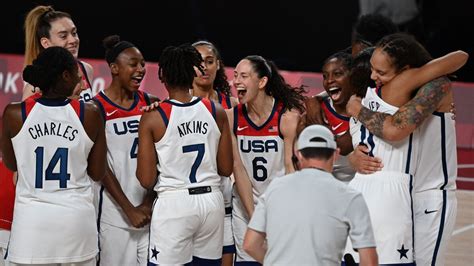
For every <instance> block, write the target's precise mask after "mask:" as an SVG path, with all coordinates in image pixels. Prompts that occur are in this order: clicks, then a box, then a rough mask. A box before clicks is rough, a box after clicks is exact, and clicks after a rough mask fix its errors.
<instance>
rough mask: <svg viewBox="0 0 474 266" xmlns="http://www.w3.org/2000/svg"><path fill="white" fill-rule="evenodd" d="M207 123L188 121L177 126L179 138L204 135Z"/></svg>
mask: <svg viewBox="0 0 474 266" xmlns="http://www.w3.org/2000/svg"><path fill="white" fill-rule="evenodd" d="M207 127H208V124H207V122H203V121H189V122H185V123H182V124H180V125H178V132H179V136H180V137H183V136H186V135H187V134H191V133H199V134H206V133H207Z"/></svg>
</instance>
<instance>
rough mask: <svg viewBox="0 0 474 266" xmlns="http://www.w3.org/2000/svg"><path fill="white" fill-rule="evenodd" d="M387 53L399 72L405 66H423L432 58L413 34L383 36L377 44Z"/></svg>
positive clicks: (377, 46)
mask: <svg viewBox="0 0 474 266" xmlns="http://www.w3.org/2000/svg"><path fill="white" fill-rule="evenodd" d="M376 48H380V49H381V50H382V51H384V52H385V53H387V54H388V55H389V56H390V58H391V61H392V64H393V66H394V67H395V70H396V71H397V72H399V71H400V70H401V69H402V68H403V67H405V66H409V67H421V66H423V65H424V64H426V63H428V62H429V61H430V60H431V59H432V58H431V55H430V54H429V53H428V51H427V50H426V49H425V48H424V47H423V46H422V45H421V44H420V43H419V42H418V41H417V40H416V39H415V38H414V37H413V36H411V35H409V34H406V33H395V34H391V35H388V36H385V37H384V38H382V39H381V40H380V41H379V42H378V43H377V45H376Z"/></svg>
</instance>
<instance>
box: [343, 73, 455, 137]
mask: <svg viewBox="0 0 474 266" xmlns="http://www.w3.org/2000/svg"><path fill="white" fill-rule="evenodd" d="M450 90H451V83H450V81H449V80H448V79H447V78H438V79H435V80H433V81H431V82H429V83H427V84H426V85H424V86H423V87H421V88H420V90H419V91H418V92H417V94H416V96H415V97H414V98H413V99H412V100H410V101H409V102H408V103H406V104H405V105H404V106H402V107H400V109H399V110H398V111H397V112H396V113H395V114H393V115H389V114H385V113H378V112H374V111H371V110H369V109H367V108H365V107H363V106H362V104H361V103H360V98H357V97H355V96H352V97H351V99H350V100H349V102H352V103H350V104H351V106H353V107H354V108H352V107H351V108H350V110H348V111H349V112H350V113H351V115H352V116H354V117H357V119H358V120H359V121H360V122H361V123H362V124H364V126H366V127H367V129H368V130H369V131H370V132H372V133H373V134H374V135H376V136H378V137H380V138H383V139H386V140H389V141H398V140H402V139H404V138H406V137H408V136H409V135H410V134H411V133H412V132H413V131H414V130H415V129H416V128H417V127H418V126H419V125H420V124H421V123H422V122H423V121H424V120H425V119H426V118H427V117H428V116H429V115H430V114H431V113H433V112H434V111H435V110H436V109H437V108H438V106H439V104H440V102H441V100H442V99H443V97H444V96H445V95H446V94H447V93H448V92H449V91H450ZM352 104H354V105H352ZM348 106H349V103H348ZM358 110H359V111H358Z"/></svg>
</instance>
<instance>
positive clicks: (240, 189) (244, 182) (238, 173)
mask: <svg viewBox="0 0 474 266" xmlns="http://www.w3.org/2000/svg"><path fill="white" fill-rule="evenodd" d="M226 114H227V117H228V119H229V129H230V125H233V124H234V110H233V109H228V110H226ZM230 133H231V139H232V154H233V157H234V164H233V172H234V179H235V186H236V188H237V193H238V194H239V197H240V200H241V201H242V205H243V206H244V208H245V210H246V211H247V215H248V217H249V218H250V217H252V214H253V211H254V208H255V206H254V203H253V192H252V183H251V182H250V178H249V176H248V173H247V171H246V170H245V167H244V164H243V163H242V159H241V158H240V153H239V150H238V145H237V137H236V136H235V134H234V132H233V131H232V130H230Z"/></svg>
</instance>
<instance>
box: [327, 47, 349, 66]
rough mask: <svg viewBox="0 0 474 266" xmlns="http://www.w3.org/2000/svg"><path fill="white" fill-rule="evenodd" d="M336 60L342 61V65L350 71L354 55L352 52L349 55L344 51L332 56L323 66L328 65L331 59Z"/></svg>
mask: <svg viewBox="0 0 474 266" xmlns="http://www.w3.org/2000/svg"><path fill="white" fill-rule="evenodd" d="M333 58H336V59H338V60H341V61H342V64H343V65H344V66H345V67H346V68H347V70H350V69H351V67H352V55H351V54H350V52H349V53H348V52H347V51H346V50H342V51H339V52H336V53H334V54H332V55H330V56H329V57H328V58H326V60H324V63H323V66H324V65H326V64H327V63H328V62H329V61H330V60H331V59H333Z"/></svg>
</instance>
